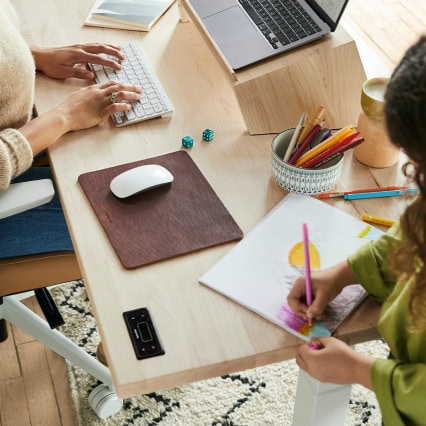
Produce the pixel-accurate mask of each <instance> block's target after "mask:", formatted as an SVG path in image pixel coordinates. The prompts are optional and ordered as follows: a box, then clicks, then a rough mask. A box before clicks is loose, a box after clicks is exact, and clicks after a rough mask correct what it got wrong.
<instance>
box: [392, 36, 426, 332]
mask: <svg viewBox="0 0 426 426" xmlns="http://www.w3.org/2000/svg"><path fill="white" fill-rule="evenodd" d="M385 117H386V124H387V129H388V133H389V137H390V139H391V140H392V142H393V143H394V144H395V145H397V146H399V147H400V148H401V149H402V150H403V151H404V152H405V153H406V154H407V156H408V157H409V158H410V161H409V162H408V163H406V164H405V165H404V167H403V172H404V174H405V176H406V177H407V179H408V180H409V181H412V182H414V183H415V184H416V185H417V187H418V189H419V195H418V197H417V198H416V200H415V201H414V202H413V203H412V204H410V205H409V206H408V207H407V208H406V210H405V212H404V214H403V215H402V216H401V219H400V226H401V231H402V236H403V237H402V241H401V242H400V243H399V244H398V246H397V247H395V248H394V249H393V250H392V251H391V253H390V257H389V262H390V266H391V268H392V270H393V271H394V272H395V273H396V274H397V276H398V277H399V279H401V280H402V279H403V280H409V279H411V280H412V288H411V292H410V302H409V310H410V315H411V319H412V325H413V326H412V329H413V331H421V330H426V265H425V262H426V239H425V228H426V180H425V179H426V36H423V37H421V38H420V39H419V40H418V41H417V43H416V44H414V45H413V46H412V47H410V48H409V49H408V50H407V52H406V53H405V55H404V57H403V58H402V60H401V62H400V63H399V65H398V66H397V67H396V69H395V70H394V72H393V73H392V76H391V78H390V81H389V84H388V87H387V90H386V95H385Z"/></svg>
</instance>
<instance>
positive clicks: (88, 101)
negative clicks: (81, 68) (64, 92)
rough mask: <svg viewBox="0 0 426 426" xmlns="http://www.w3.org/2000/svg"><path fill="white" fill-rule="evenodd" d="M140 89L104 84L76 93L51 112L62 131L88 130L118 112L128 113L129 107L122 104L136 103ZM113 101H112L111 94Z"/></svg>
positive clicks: (120, 84)
mask: <svg viewBox="0 0 426 426" xmlns="http://www.w3.org/2000/svg"><path fill="white" fill-rule="evenodd" d="M141 90H142V89H141V87H140V86H134V85H131V84H127V83H119V82H107V83H102V84H94V85H92V86H88V87H85V88H83V89H80V90H77V91H76V92H74V93H73V94H71V95H70V96H68V98H67V99H65V100H64V101H63V102H62V103H61V104H60V105H58V106H57V107H56V108H55V111H56V113H57V114H60V115H61V116H62V117H63V118H64V120H65V121H66V131H67V132H69V131H74V130H82V129H88V128H89V127H93V126H96V125H98V124H99V123H101V122H103V121H105V120H107V119H108V117H109V116H110V115H111V114H113V113H115V112H120V111H128V110H129V109H131V105H130V104H129V103H128V102H122V101H138V100H139V99H140V93H141ZM113 93H114V94H115V99H112V96H111V95H112V94H113Z"/></svg>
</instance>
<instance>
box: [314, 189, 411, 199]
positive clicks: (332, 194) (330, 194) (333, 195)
mask: <svg viewBox="0 0 426 426" xmlns="http://www.w3.org/2000/svg"><path fill="white" fill-rule="evenodd" d="M398 189H400V190H406V189H409V188H408V186H384V187H382V188H363V189H353V190H351V191H341V192H324V193H322V194H318V198H319V199H325V200H326V199H328V198H337V197H343V196H344V195H346V194H356V193H358V192H379V191H395V190H398Z"/></svg>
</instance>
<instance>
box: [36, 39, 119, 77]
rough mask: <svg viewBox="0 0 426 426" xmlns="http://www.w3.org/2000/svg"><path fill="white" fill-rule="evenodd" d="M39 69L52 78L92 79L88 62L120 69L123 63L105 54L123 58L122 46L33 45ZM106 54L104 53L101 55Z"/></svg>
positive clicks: (96, 44) (97, 44)
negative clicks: (87, 65)
mask: <svg viewBox="0 0 426 426" xmlns="http://www.w3.org/2000/svg"><path fill="white" fill-rule="evenodd" d="M31 52H32V54H33V57H34V61H35V65H36V68H37V70H39V71H42V72H43V73H44V74H46V75H47V76H48V77H52V78H60V79H62V78H64V79H65V78H71V77H74V78H81V79H83V80H92V79H93V77H94V75H93V73H92V72H91V71H89V70H87V69H86V68H85V65H86V64H89V63H91V64H100V65H105V66H107V67H111V68H113V69H115V70H120V69H121V65H120V64H119V63H118V62H117V61H115V60H111V59H107V58H106V56H105V55H110V56H114V57H115V58H117V60H123V59H124V55H123V53H121V48H120V47H119V46H116V45H113V44H101V43H87V44H75V45H73V46H64V47H52V48H38V47H31ZM101 54H104V55H101Z"/></svg>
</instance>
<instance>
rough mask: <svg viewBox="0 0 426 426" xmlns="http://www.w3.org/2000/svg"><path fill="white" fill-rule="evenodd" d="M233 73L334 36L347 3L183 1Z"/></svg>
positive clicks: (341, 0) (317, 0)
mask: <svg viewBox="0 0 426 426" xmlns="http://www.w3.org/2000/svg"><path fill="white" fill-rule="evenodd" d="M188 1H189V3H190V4H191V6H192V8H193V9H194V11H195V12H196V14H197V15H198V17H199V18H200V20H201V21H202V23H203V24H204V25H205V27H206V28H207V30H208V32H209V33H210V35H211V36H212V38H213V39H214V40H215V42H216V44H217V46H218V48H219V50H220V51H221V53H222V54H223V56H224V57H225V58H226V59H227V61H228V62H229V64H230V66H231V67H232V68H233V69H235V70H236V69H239V68H242V67H244V66H246V65H249V64H252V63H254V62H257V61H260V60H262V59H266V58H268V57H270V56H273V55H276V54H279V53H282V52H285V51H288V50H290V49H293V48H295V47H299V46H301V45H304V44H307V43H310V42H312V41H314V40H317V39H318V38H321V37H323V36H325V35H327V34H329V33H330V32H333V31H334V30H335V29H336V28H337V25H338V23H339V21H340V18H341V16H342V14H343V11H344V10H345V7H346V4H347V3H348V0H214V1H211V0H188Z"/></svg>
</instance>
